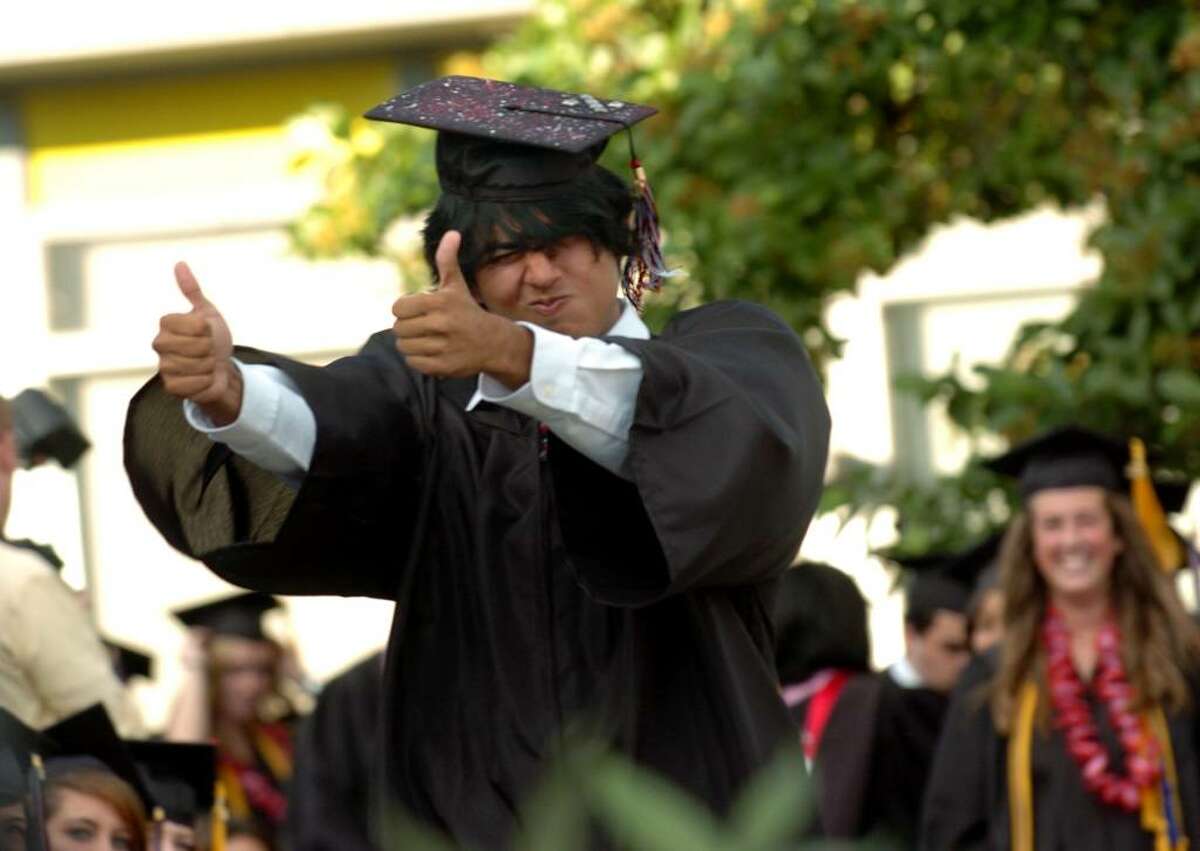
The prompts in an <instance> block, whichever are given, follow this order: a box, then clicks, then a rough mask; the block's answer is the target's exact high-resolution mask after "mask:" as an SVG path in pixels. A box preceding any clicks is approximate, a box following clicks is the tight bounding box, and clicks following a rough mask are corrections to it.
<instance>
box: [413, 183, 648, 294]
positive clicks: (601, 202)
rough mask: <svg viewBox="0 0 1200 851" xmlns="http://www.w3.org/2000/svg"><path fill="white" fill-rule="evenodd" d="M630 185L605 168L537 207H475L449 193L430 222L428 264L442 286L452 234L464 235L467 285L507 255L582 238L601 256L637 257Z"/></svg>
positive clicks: (500, 204)
mask: <svg viewBox="0 0 1200 851" xmlns="http://www.w3.org/2000/svg"><path fill="white" fill-rule="evenodd" d="M632 209H633V195H632V192H631V190H630V188H629V185H628V184H627V183H626V182H625V181H624V180H622V179H621V178H619V177H618V176H617V175H615V174H613V173H612V172H611V171H609V170H608V169H606V168H604V167H603V166H600V165H595V166H593V167H592V168H590V169H587V170H586V171H584V172H583V173H582V174H580V175H579V176H578V177H576V178H575V179H574V180H573V181H572V186H571V190H570V191H569V192H567V193H565V194H562V195H559V196H557V197H553V198H545V199H540V200H537V201H473V200H470V199H468V198H464V197H462V196H460V195H456V194H453V193H450V192H443V193H442V195H441V197H440V198H438V202H437V205H436V206H435V207H434V208H433V211H432V212H431V213H430V214H429V216H428V217H427V218H426V219H425V229H424V231H423V234H424V238H425V262H426V263H428V264H429V269H430V271H431V272H432V273H433V278H434V280H437V274H438V273H437V260H436V256H437V247H438V243H440V242H441V241H442V237H443V236H445V234H446V232H447V231H451V230H456V231H458V232H460V233H461V234H462V237H463V241H462V246H461V247H460V248H459V251H458V262H459V266H460V267H461V268H462V271H463V276H464V277H465V278H466V280H467V283H468V284H469V285H471V286H472V287H474V286H475V274H476V273H477V272H478V271H479V269H480V267H481V266H483V265H485V264H486V263H487V262H488V261H490V260H493V259H495V258H497V257H500V256H502V255H504V254H508V253H511V252H520V251H538V250H541V249H544V248H547V247H548V246H550V245H553V244H554V243H556V242H560V241H561V240H563V239H566V238H568V237H573V236H580V237H583V238H584V239H586V240H588V242H590V243H591V244H592V248H593V249H595V250H596V251H599V250H601V249H605V250H607V251H609V252H610V253H611V254H612V255H613V256H614V257H616V258H617V260H618V261H619V260H620V259H621V258H622V257H625V256H626V255H628V254H630V253H631V252H632V251H633V233H632V231H631V230H630V227H629V214H630V211H631V210H632Z"/></svg>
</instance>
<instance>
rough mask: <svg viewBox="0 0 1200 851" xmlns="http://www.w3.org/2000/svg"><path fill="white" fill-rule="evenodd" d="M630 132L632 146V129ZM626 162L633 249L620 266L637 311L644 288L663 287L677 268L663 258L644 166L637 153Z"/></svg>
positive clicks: (640, 306)
mask: <svg viewBox="0 0 1200 851" xmlns="http://www.w3.org/2000/svg"><path fill="white" fill-rule="evenodd" d="M630 136H631V141H630V147H632V145H633V142H632V133H631V134H630ZM629 166H630V168H632V169H633V181H634V188H635V190H636V194H635V195H634V199H633V223H632V229H633V240H634V248H633V253H631V254H630V255H629V256H628V257H626V258H625V268H624V269H622V270H621V277H622V286H623V287H624V289H625V296H626V297H627V298H628V299H629V302H630V303H631V304H632V305H633V306H634V307H635V308H636V309H637V311H638V312H639V313H640V312H641V310H642V295H643V293H644V292H645V291H646V290H647V289H649V290H652V291H653V292H658V291H659V289H661V288H662V281H663V278H670V277H672V276H674V275H675V274H677V272H676V270H674V269H668V268H667V264H666V262H665V261H664V260H663V256H662V233H661V232H660V230H659V227H658V207H657V205H656V204H655V203H654V192H653V191H652V190H651V189H650V181H649V180H647V179H646V170H645V169H644V168H643V167H642V164H641V162H640V161H639V160H638V158H637V157H636V156H635V157H633V158H632V159H631V160H630V162H629Z"/></svg>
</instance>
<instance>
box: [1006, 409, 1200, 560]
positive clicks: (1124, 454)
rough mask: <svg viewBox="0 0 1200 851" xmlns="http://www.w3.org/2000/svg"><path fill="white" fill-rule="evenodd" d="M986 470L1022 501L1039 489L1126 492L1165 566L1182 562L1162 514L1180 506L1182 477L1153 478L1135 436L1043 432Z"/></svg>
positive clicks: (1186, 486) (1074, 429)
mask: <svg viewBox="0 0 1200 851" xmlns="http://www.w3.org/2000/svg"><path fill="white" fill-rule="evenodd" d="M985 466H987V467H988V468H989V469H991V470H993V471H995V472H997V473H1000V474H1002V475H1005V476H1009V477H1011V478H1014V479H1016V480H1017V483H1018V487H1019V489H1020V492H1021V497H1022V499H1029V498H1030V497H1031V496H1033V495H1034V494H1036V493H1038V492H1039V491H1043V490H1051V489H1054V488H1071V487H1085V486H1090V487H1100V488H1104V489H1105V490H1108V491H1113V492H1116V493H1122V494H1125V495H1127V496H1129V497H1130V498H1131V500H1132V502H1133V507H1134V510H1135V512H1136V514H1137V516H1138V519H1139V520H1140V521H1141V524H1142V528H1143V529H1144V530H1145V531H1146V535H1147V537H1148V538H1149V540H1150V543H1151V545H1152V546H1153V548H1154V550H1155V554H1156V556H1157V557H1158V559H1159V563H1160V564H1161V565H1162V567H1163V569H1164V570H1168V571H1170V570H1175V569H1176V568H1178V567H1180V566H1181V564H1182V562H1184V561H1185V560H1186V552H1185V551H1184V547H1182V546H1181V544H1180V542H1179V540H1178V534H1177V533H1175V532H1174V530H1172V529H1171V528H1170V526H1169V525H1168V524H1167V520H1166V516H1165V515H1166V514H1167V513H1173V512H1178V511H1182V510H1183V505H1184V502H1185V501H1186V500H1187V496H1188V493H1189V491H1190V489H1191V484H1192V483H1191V482H1190V481H1187V480H1164V479H1161V478H1152V477H1151V475H1150V469H1149V467H1148V466H1147V463H1146V449H1145V446H1144V445H1143V444H1142V442H1141V441H1140V440H1137V439H1134V440H1131V441H1129V442H1128V443H1122V442H1120V441H1117V440H1114V439H1113V438H1111V437H1108V436H1106V435H1103V434H1100V433H1099V432H1095V431H1092V430H1091V429H1087V428H1083V427H1081V426H1062V427H1059V428H1054V429H1051V430H1049V431H1046V432H1043V433H1042V434H1040V435H1037V436H1035V437H1033V438H1031V439H1029V440H1027V441H1025V442H1024V443H1021V444H1018V445H1017V446H1014V447H1013V448H1012V449H1010V450H1009V451H1008V452H1006V453H1004V454H1003V455H1000V456H999V457H997V458H993V459H992V460H990V461H988V462H987V463H986V465H985Z"/></svg>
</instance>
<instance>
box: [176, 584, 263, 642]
mask: <svg viewBox="0 0 1200 851" xmlns="http://www.w3.org/2000/svg"><path fill="white" fill-rule="evenodd" d="M278 606H279V600H277V599H275V598H274V597H272V596H271V595H270V594H264V593H262V592H260V591H251V592H247V593H245V594H234V595H233V596H231V597H222V598H220V599H219V600H210V601H208V602H205V603H200V604H198V605H193V606H188V607H187V608H185V609H175V610H174V612H172V614H174V615H175V617H177V618H179V620H181V621H182V622H183V623H184V625H185V626H198V627H204V628H205V629H209V630H212V632H213V633H215V634H216V635H231V636H236V637H238V638H250V639H255V640H260V641H261V640H263V639H265V638H266V635H265V634H264V633H263V630H262V616H263V615H264V614H265V613H266V612H269V611H270V610H271V609H274V608H276V607H278Z"/></svg>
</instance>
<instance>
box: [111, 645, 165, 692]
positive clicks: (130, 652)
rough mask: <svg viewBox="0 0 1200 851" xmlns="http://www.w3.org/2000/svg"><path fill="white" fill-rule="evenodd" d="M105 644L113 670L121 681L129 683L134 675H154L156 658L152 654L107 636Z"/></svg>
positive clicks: (150, 677)
mask: <svg viewBox="0 0 1200 851" xmlns="http://www.w3.org/2000/svg"><path fill="white" fill-rule="evenodd" d="M104 646H105V648H106V649H107V650H108V655H109V658H110V659H112V666H113V671H114V672H115V673H116V675H117V679H119V680H120V681H121V682H123V683H127V682H129V681H130V680H131V679H133V678H134V677H145V678H146V679H152V678H153V677H154V659H153V657H151V656H150V654H148V653H144V652H143V651H141V650H136V649H134V648H133V647H129V646H127V645H124V644H118V643H117V642H115V641H109V640H108V639H107V638H106V639H104Z"/></svg>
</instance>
